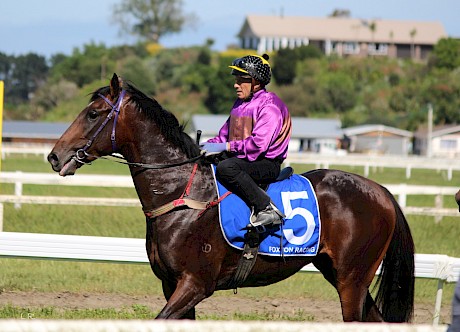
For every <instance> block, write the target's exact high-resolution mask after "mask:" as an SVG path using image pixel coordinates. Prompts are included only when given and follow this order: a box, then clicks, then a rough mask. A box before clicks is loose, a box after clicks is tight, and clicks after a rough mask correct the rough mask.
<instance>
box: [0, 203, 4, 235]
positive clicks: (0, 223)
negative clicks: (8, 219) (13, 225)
mask: <svg viewBox="0 0 460 332" xmlns="http://www.w3.org/2000/svg"><path fill="white" fill-rule="evenodd" d="M0 232H3V203H0Z"/></svg>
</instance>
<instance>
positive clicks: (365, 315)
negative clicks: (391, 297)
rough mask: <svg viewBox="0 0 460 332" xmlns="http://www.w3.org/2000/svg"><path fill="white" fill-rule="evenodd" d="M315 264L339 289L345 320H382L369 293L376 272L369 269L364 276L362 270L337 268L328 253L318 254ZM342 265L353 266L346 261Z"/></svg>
mask: <svg viewBox="0 0 460 332" xmlns="http://www.w3.org/2000/svg"><path fill="white" fill-rule="evenodd" d="M313 264H314V265H315V266H316V268H317V269H318V270H319V271H320V272H321V273H322V274H323V276H324V278H326V280H327V281H329V283H331V285H332V286H334V287H335V289H336V290H337V292H338V294H339V297H340V303H341V307H342V316H343V320H344V321H345V322H351V321H359V322H362V321H368V322H381V321H383V319H382V316H381V314H380V312H379V310H378V308H377V306H376V305H375V302H374V300H373V299H372V297H371V295H370V294H369V286H368V285H370V282H371V281H372V279H373V277H374V274H373V273H370V272H369V271H368V273H367V275H366V276H362V275H361V274H362V273H361V272H360V271H350V270H348V269H344V268H343V269H340V268H339V269H335V268H334V267H333V262H332V260H331V258H330V257H329V256H328V255H327V254H320V255H318V256H317V257H316V258H315V260H314V261H313ZM342 266H352V265H350V263H344V264H342ZM360 279H361V280H362V281H358V280H360Z"/></svg>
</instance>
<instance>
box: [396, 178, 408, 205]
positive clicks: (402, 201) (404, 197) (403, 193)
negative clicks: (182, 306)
mask: <svg viewBox="0 0 460 332" xmlns="http://www.w3.org/2000/svg"><path fill="white" fill-rule="evenodd" d="M399 187H400V188H401V192H400V194H399V195H398V204H399V206H400V207H402V208H404V207H406V204H407V203H406V201H407V187H406V184H405V183H401V184H400V185H399Z"/></svg>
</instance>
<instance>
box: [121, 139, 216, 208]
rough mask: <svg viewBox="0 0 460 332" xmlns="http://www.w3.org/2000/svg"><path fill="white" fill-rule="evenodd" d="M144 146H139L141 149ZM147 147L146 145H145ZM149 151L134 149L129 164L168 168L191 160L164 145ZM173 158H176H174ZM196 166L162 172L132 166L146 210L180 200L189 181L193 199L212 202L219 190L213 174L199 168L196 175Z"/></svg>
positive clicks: (173, 168)
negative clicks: (216, 190) (170, 165)
mask: <svg viewBox="0 0 460 332" xmlns="http://www.w3.org/2000/svg"><path fill="white" fill-rule="evenodd" d="M141 146H142V144H139V145H137V147H141ZM144 146H145V145H144ZM162 147H163V149H159V148H158V146H156V147H152V148H150V149H148V150H146V151H142V150H139V149H137V148H133V149H131V150H130V151H129V153H127V154H129V158H127V160H128V161H129V162H139V161H140V162H142V163H147V164H151V165H167V164H173V163H175V162H179V161H184V160H186V159H187V157H186V156H185V155H184V154H183V153H182V152H180V151H178V150H177V149H176V150H174V149H173V148H171V147H166V145H162ZM171 156H173V157H171ZM125 157H126V156H125ZM194 165H195V164H194V163H187V164H184V165H181V166H172V167H167V168H162V169H146V168H141V167H136V166H130V171H131V176H132V178H133V182H134V186H135V188H136V191H137V194H138V196H139V199H140V201H141V204H142V207H143V209H144V211H145V210H152V209H156V208H158V207H160V206H162V205H164V204H166V203H169V202H171V201H173V200H175V199H177V198H179V197H180V196H181V195H182V194H183V192H184V190H185V188H186V186H187V184H188V182H189V181H191V185H190V197H191V198H193V199H196V200H210V199H212V197H213V195H214V192H215V189H214V181H213V177H212V173H211V171H210V168H209V167H205V166H200V167H197V169H196V173H194V172H193V169H194Z"/></svg>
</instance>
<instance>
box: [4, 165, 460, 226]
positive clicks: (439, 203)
mask: <svg viewBox="0 0 460 332" xmlns="http://www.w3.org/2000/svg"><path fill="white" fill-rule="evenodd" d="M0 183H14V184H15V189H14V195H0V204H2V203H14V204H15V207H16V208H20V206H21V204H72V205H98V206H140V203H139V201H138V200H137V199H129V198H88V197H55V196H45V197H39V196H25V195H23V194H22V192H23V185H24V184H41V185H66V186H95V187H122V188H132V187H133V181H132V179H131V177H130V176H120V175H85V174H79V175H78V176H68V177H60V176H58V175H57V174H53V173H23V172H0ZM384 186H385V187H387V188H388V190H389V191H390V192H391V193H393V194H394V195H395V196H397V197H398V203H399V204H400V205H401V207H402V208H403V211H404V213H406V214H418V215H431V216H435V217H436V218H437V221H439V218H440V217H442V216H460V214H459V212H458V210H457V209H448V208H443V196H450V197H452V198H451V199H452V200H453V199H454V198H453V197H454V195H455V193H456V192H457V191H458V187H436V186H416V185H406V184H388V185H384ZM408 195H434V196H435V202H434V205H435V206H434V207H410V206H407V204H406V201H407V196H408ZM0 209H1V207H0ZM2 220H3V218H2V215H1V210H0V226H1V222H2ZM0 230H1V227H0Z"/></svg>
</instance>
